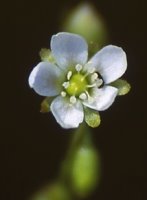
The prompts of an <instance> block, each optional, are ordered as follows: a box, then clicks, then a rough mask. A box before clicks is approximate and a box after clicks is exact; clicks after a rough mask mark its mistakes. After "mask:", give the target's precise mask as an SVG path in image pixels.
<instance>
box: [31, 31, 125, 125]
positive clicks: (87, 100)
mask: <svg viewBox="0 0 147 200" xmlns="http://www.w3.org/2000/svg"><path fill="white" fill-rule="evenodd" d="M51 52H52V54H53V57H54V59H55V63H50V62H40V63H39V64H38V65H37V66H36V67H35V68H34V69H33V70H32V72H31V74H30V76H29V85H30V87H31V88H33V89H34V90H35V91H36V92H37V93H38V94H39V95H41V96H46V97H53V96H54V97H55V98H54V99H53V101H52V103H51V105H50V110H51V112H52V113H53V115H54V117H55V118H56V120H57V122H58V123H59V124H60V125H61V126H62V127H63V128H76V127H78V126H79V124H80V123H82V122H83V120H84V109H85V108H86V107H88V108H90V109H93V110H96V111H103V110H105V109H107V108H109V107H110V106H111V105H112V103H113V102H114V100H115V97H116V96H117V93H118V89H117V88H116V87H113V86H111V85H109V84H110V83H112V82H113V81H115V80H117V79H118V78H119V77H121V76H122V75H123V74H124V72H125V71H126V68H127V59H126V54H125V52H124V51H123V50H122V48H120V47H117V46H113V45H108V46H106V47H104V48H103V49H101V50H100V51H99V52H97V53H96V54H95V55H94V56H93V57H92V58H91V59H90V60H89V61H88V45H87V43H86V41H85V40H84V39H83V38H82V37H81V36H79V35H76V34H71V33H64V32H62V33H58V34H56V35H53V36H52V38H51Z"/></svg>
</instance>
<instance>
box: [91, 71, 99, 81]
mask: <svg viewBox="0 0 147 200" xmlns="http://www.w3.org/2000/svg"><path fill="white" fill-rule="evenodd" d="M97 78H98V74H97V73H94V74H92V75H91V81H92V82H93V81H95V80H96V79H97Z"/></svg>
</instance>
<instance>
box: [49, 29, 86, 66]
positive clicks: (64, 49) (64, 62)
mask: <svg viewBox="0 0 147 200" xmlns="http://www.w3.org/2000/svg"><path fill="white" fill-rule="evenodd" d="M51 50H52V53H53V56H54V57H55V59H56V62H57V64H58V65H59V67H61V68H62V69H65V68H67V67H71V66H73V65H76V64H82V65H83V64H85V63H86V62H87V57H88V45H87V43H86V41H85V40H84V39H83V38H82V37H81V36H79V35H76V34H71V33H64V32H63V33H58V34H57V35H53V36H52V39H51Z"/></svg>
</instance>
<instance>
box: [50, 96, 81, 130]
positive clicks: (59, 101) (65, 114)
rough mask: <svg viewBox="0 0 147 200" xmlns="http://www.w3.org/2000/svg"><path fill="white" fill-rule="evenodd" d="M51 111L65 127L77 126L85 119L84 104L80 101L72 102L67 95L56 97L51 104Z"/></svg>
mask: <svg viewBox="0 0 147 200" xmlns="http://www.w3.org/2000/svg"><path fill="white" fill-rule="evenodd" d="M50 108H51V111H52V113H53V115H54V117H55V118H56V120H57V122H58V123H59V124H60V125H61V126H62V127H63V128H76V127H78V126H79V124H80V123H81V122H82V121H83V118H84V113H83V106H82V104H81V102H80V101H77V102H76V103H75V104H71V103H70V102H69V99H67V98H65V97H61V96H59V97H56V98H55V99H54V100H53V102H52V104H51V107H50Z"/></svg>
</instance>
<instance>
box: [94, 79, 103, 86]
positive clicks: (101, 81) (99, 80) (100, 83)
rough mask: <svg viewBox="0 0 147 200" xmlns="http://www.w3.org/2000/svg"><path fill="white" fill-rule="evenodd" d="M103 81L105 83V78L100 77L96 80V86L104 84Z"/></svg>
mask: <svg viewBox="0 0 147 200" xmlns="http://www.w3.org/2000/svg"><path fill="white" fill-rule="evenodd" d="M102 83H103V80H102V79H99V78H98V79H97V80H96V86H97V87H100V86H101V85H102Z"/></svg>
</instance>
